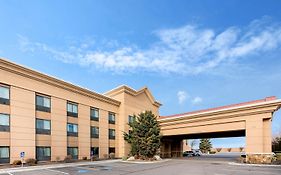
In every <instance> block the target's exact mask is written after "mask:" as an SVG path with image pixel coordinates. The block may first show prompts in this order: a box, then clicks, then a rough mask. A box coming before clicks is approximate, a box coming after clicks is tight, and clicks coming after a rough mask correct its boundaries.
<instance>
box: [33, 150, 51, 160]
mask: <svg viewBox="0 0 281 175" xmlns="http://www.w3.org/2000/svg"><path fill="white" fill-rule="evenodd" d="M36 159H37V160H39V161H41V160H51V148H50V147H36Z"/></svg>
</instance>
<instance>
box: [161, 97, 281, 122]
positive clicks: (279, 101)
mask: <svg viewBox="0 0 281 175" xmlns="http://www.w3.org/2000/svg"><path fill="white" fill-rule="evenodd" d="M269 98H272V97H269ZM266 99H267V98H265V99H261V100H264V101H260V102H256V103H250V104H249V102H246V103H248V104H244V105H243V103H242V105H239V106H231V105H229V107H228V106H226V107H225V108H221V109H216V108H210V109H209V110H208V109H206V110H199V111H194V112H189V113H183V114H177V115H171V116H160V117H159V119H158V120H159V121H166V120H175V119H179V118H183V117H191V116H196V115H204V114H211V113H217V112H224V111H228V110H235V109H242V108H247V107H254V106H262V105H267V104H274V103H278V106H277V108H276V110H278V109H279V108H280V107H281V99H276V98H275V99H274V100H267V101H266ZM255 101H258V100H255ZM255 101H252V102H255ZM233 105H238V104H233ZM222 107H224V106H222Z"/></svg>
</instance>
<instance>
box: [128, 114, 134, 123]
mask: <svg viewBox="0 0 281 175" xmlns="http://www.w3.org/2000/svg"><path fill="white" fill-rule="evenodd" d="M135 120H136V117H135V116H131V115H129V116H128V123H133V122H134V121H135Z"/></svg>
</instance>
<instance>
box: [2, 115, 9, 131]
mask: <svg viewBox="0 0 281 175" xmlns="http://www.w3.org/2000/svg"><path fill="white" fill-rule="evenodd" d="M0 131H6V132H9V131H10V116H9V115H8V114H0Z"/></svg>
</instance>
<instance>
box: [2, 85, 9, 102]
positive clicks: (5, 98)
mask: <svg viewBox="0 0 281 175" xmlns="http://www.w3.org/2000/svg"><path fill="white" fill-rule="evenodd" d="M0 104H5V105H9V104H10V88H9V87H8V86H4V85H1V84H0Z"/></svg>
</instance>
